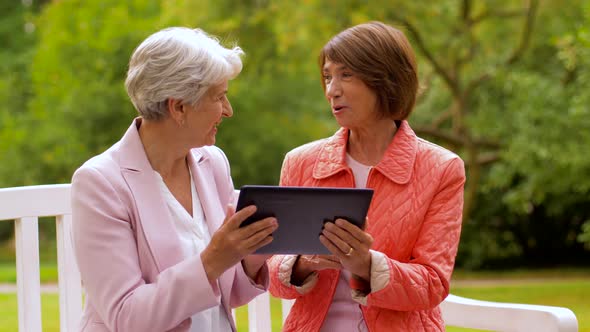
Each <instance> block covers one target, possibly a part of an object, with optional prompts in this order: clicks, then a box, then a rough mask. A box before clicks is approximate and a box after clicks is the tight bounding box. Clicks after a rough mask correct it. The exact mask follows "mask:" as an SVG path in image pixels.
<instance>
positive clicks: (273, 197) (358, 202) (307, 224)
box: [236, 185, 373, 255]
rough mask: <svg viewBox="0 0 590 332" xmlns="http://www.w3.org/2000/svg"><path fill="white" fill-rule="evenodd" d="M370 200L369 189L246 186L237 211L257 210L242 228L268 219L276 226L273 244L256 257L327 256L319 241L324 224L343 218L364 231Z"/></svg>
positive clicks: (241, 194)
mask: <svg viewBox="0 0 590 332" xmlns="http://www.w3.org/2000/svg"><path fill="white" fill-rule="evenodd" d="M372 197H373V190H372V189H356V188H317V187H313V188H312V187H280V186H256V185H246V186H243V187H241V188H240V195H239V198H238V203H237V206H236V211H239V210H241V209H242V208H244V207H246V206H248V205H252V204H253V205H256V207H257V211H256V213H255V214H254V215H252V216H251V217H249V218H248V219H246V220H245V221H244V222H243V223H242V226H245V225H249V224H251V223H253V222H255V221H257V220H260V219H263V218H266V217H270V216H274V217H276V218H277V220H278V222H279V228H278V229H277V230H276V231H275V232H274V233H273V241H272V242H271V243H270V244H268V245H266V246H264V247H262V248H260V249H258V250H257V251H256V253H257V254H310V255H313V254H330V252H329V251H328V249H327V248H326V247H324V245H323V244H322V243H321V242H320V239H319V235H320V233H321V231H322V227H323V224H324V222H326V221H334V220H335V219H336V218H344V219H346V220H348V221H349V222H352V223H354V224H355V225H357V226H358V227H360V228H363V227H364V224H365V219H366V217H367V212H368V210H369V205H370V204H371V199H372Z"/></svg>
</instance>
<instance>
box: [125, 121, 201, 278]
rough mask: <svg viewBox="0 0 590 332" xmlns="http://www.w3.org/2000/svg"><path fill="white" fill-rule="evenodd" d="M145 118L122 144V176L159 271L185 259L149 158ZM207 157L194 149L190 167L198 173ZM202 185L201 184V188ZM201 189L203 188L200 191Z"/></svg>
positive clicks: (133, 128) (190, 155)
mask: <svg viewBox="0 0 590 332" xmlns="http://www.w3.org/2000/svg"><path fill="white" fill-rule="evenodd" d="M140 125H141V118H136V119H135V120H134V121H133V123H132V124H131V126H130V127H129V129H128V130H127V132H126V133H125V135H124V136H123V138H122V139H121V140H120V141H119V143H118V156H119V157H118V159H119V165H120V167H121V173H122V175H123V177H124V178H125V181H126V182H127V184H128V186H129V189H130V190H131V193H132V195H133V199H134V200H135V204H136V206H137V212H138V213H139V220H138V221H137V222H140V223H141V230H142V231H143V233H144V236H145V238H146V240H147V244H148V247H149V249H150V252H151V254H152V256H153V258H154V261H155V264H156V266H157V268H158V270H159V271H163V270H165V269H166V268H168V267H170V266H172V265H174V264H176V263H178V262H180V261H181V260H182V259H183V254H182V248H181V247H180V245H179V244H178V243H179V241H175V240H173V239H174V238H176V237H177V236H178V235H177V233H176V231H175V226H174V223H173V220H172V217H171V216H170V213H169V211H168V209H167V208H165V207H166V202H165V201H164V198H163V197H162V195H161V194H160V187H159V185H158V179H157V177H156V174H155V172H154V171H153V168H152V166H151V164H150V162H149V160H148V158H147V155H146V153H145V150H144V148H143V143H142V142H141V139H140V137H139V131H138V128H139V126H140ZM205 160H206V158H205V157H204V156H203V154H202V152H200V151H199V149H193V150H192V151H191V153H190V154H189V157H188V163H189V167H191V170H193V172H195V169H198V168H199V165H200V164H201V163H202V162H204V161H205ZM198 186H199V183H198V182H197V187H198ZM197 189H199V188H197Z"/></svg>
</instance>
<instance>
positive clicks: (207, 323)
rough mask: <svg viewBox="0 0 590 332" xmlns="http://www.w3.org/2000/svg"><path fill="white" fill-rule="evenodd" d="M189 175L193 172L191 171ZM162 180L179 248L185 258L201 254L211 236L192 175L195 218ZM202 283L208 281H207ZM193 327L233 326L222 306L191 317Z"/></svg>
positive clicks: (194, 331) (225, 328)
mask: <svg viewBox="0 0 590 332" xmlns="http://www.w3.org/2000/svg"><path fill="white" fill-rule="evenodd" d="M189 172H190V169H189ZM155 173H156V174H157V175H158V176H157V178H158V179H159V180H160V181H159V184H160V192H161V193H162V196H163V197H164V199H165V200H166V204H167V205H168V210H169V211H170V215H171V216H172V219H173V220H174V226H175V228H176V233H178V238H179V240H180V246H181V248H182V252H183V254H184V258H188V257H190V256H193V255H200V254H201V252H202V251H203V250H204V249H205V248H206V247H207V245H208V244H209V241H211V234H210V232H209V229H208V227H207V223H206V222H205V215H204V213H203V208H202V206H201V201H200V199H199V194H198V193H197V189H196V187H195V183H194V181H193V174H192V173H190V178H191V196H192V204H193V215H192V216H191V215H190V214H189V213H188V212H187V211H186V209H185V208H184V207H183V206H182V205H181V204H180V203H179V202H178V200H177V199H176V198H175V197H174V195H172V193H171V192H170V190H169V189H168V187H167V186H166V183H164V179H162V177H161V176H160V174H159V173H158V172H155ZM203 282H207V281H206V280H205V281H203ZM191 318H192V325H191V329H190V332H197V331H231V325H230V323H229V319H228V317H227V314H226V312H225V309H224V308H223V306H222V305H221V304H220V305H218V306H216V307H212V308H209V309H206V310H203V311H200V312H197V313H196V314H194V315H192V316H191Z"/></svg>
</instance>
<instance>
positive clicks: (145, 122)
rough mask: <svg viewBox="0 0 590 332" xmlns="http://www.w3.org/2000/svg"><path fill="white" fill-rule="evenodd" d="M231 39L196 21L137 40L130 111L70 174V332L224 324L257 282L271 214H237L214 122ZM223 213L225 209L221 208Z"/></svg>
mask: <svg viewBox="0 0 590 332" xmlns="http://www.w3.org/2000/svg"><path fill="white" fill-rule="evenodd" d="M242 54H243V52H242V50H241V49H240V48H239V47H233V48H224V47H223V46H221V45H220V44H219V42H218V41H217V39H215V38H213V37H211V36H209V35H207V34H206V33H205V32H203V31H202V30H199V29H194V30H193V29H188V28H168V29H164V30H161V31H158V32H156V33H154V34H152V35H151V36H149V37H148V38H147V39H146V40H144V41H143V42H142V43H141V44H140V45H139V46H138V47H137V48H136V49H135V51H134V53H133V55H132V57H131V60H130V62H129V70H128V72H127V80H126V81H125V86H126V88H127V93H128V95H129V97H130V99H131V101H132V102H133V105H134V106H135V108H136V109H137V111H138V112H139V115H140V116H139V117H138V118H136V119H135V120H134V121H133V122H132V124H131V126H130V127H129V129H128V130H127V132H126V133H125V135H123V137H122V138H121V140H120V141H119V142H118V143H116V144H115V145H113V146H112V147H111V148H110V149H108V150H107V151H105V152H104V153H102V154H100V155H98V156H96V157H94V158H92V159H90V160H89V161H87V162H86V163H85V164H84V165H82V166H81V167H80V168H79V169H78V170H77V171H76V173H75V174H74V176H73V179H72V216H73V239H74V250H75V254H76V258H77V262H78V266H79V268H80V273H81V276H82V282H83V283H84V288H85V290H86V304H85V308H84V315H83V317H82V320H81V323H80V324H81V327H80V330H82V331H92V332H95V331H101V332H103V331H104V332H106V331H113V332H114V331H162V332H163V331H230V330H233V331H235V326H234V322H233V319H232V316H231V308H235V307H238V306H241V305H243V304H245V303H247V302H248V301H250V300H251V299H252V298H254V297H255V296H256V295H258V294H260V293H262V292H264V291H265V290H266V287H267V285H268V270H267V268H266V265H265V260H266V258H267V257H265V256H251V255H250V254H251V253H253V252H254V251H255V250H256V249H258V248H260V247H262V246H264V245H266V244H268V243H270V241H272V237H271V236H270V234H271V233H272V232H273V231H274V230H275V229H276V228H277V221H276V219H274V218H266V219H263V220H261V221H259V222H256V223H254V224H252V225H249V226H247V227H242V228H240V224H241V222H242V221H243V220H245V219H246V218H247V217H249V216H250V215H252V214H253V213H254V212H255V210H256V207H254V206H249V207H246V208H244V209H242V210H240V211H239V212H236V213H234V210H233V208H232V205H233V203H234V200H235V197H234V186H233V183H232V179H231V176H230V170H229V165H228V162H227V159H226V157H225V155H224V154H223V152H222V151H221V150H220V149H219V148H216V147H214V146H212V145H213V144H214V143H215V134H216V133H217V126H218V125H219V124H220V123H221V121H222V120H223V119H224V118H229V117H231V116H232V114H233V110H232V107H231V105H230V103H229V100H228V99H227V95H226V94H227V89H228V81H229V80H230V79H233V78H234V77H236V76H237V75H238V73H239V72H240V71H241V69H242V62H241V60H240V56H241V55H242ZM226 212H227V213H226Z"/></svg>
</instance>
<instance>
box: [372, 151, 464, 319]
mask: <svg viewBox="0 0 590 332" xmlns="http://www.w3.org/2000/svg"><path fill="white" fill-rule="evenodd" d="M464 183H465V170H464V166H463V161H462V160H461V159H459V158H455V159H452V160H451V161H450V162H449V163H448V165H447V167H446V169H445V171H444V172H443V175H442V178H441V181H440V184H439V186H438V192H437V194H436V195H435V196H434V198H433V200H432V202H431V204H430V206H429V208H428V210H427V212H426V215H425V217H424V221H423V225H422V230H421V232H420V234H419V236H418V240H417V242H416V244H415V246H414V248H413V251H412V259H411V260H410V262H408V263H401V262H399V261H396V260H393V259H389V261H388V264H389V273H390V278H389V283H388V284H387V285H386V286H385V288H383V289H381V290H379V291H376V292H374V293H370V294H369V295H368V298H367V305H368V306H377V307H382V308H387V309H391V310H398V311H409V310H424V309H429V308H433V307H435V306H437V305H438V304H440V303H441V302H442V301H443V300H444V299H445V298H446V296H447V295H448V294H449V283H450V279H451V274H452V271H453V266H454V263H455V256H456V254H457V248H458V244H459V236H460V233H461V220H462V212H463V185H464Z"/></svg>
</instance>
